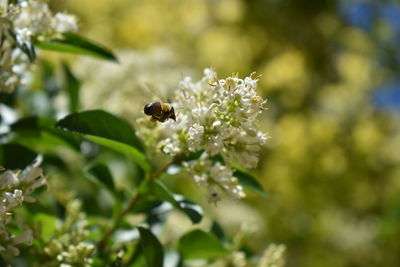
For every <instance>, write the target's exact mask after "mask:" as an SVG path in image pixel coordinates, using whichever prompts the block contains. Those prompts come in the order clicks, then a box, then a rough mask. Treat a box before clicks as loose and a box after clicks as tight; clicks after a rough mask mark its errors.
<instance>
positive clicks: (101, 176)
mask: <svg viewBox="0 0 400 267" xmlns="http://www.w3.org/2000/svg"><path fill="white" fill-rule="evenodd" d="M88 173H90V174H91V175H92V176H93V177H95V178H96V179H97V181H99V182H100V183H101V184H103V185H104V186H105V187H106V188H107V189H108V190H110V192H112V193H115V185H114V179H113V177H112V175H111V172H110V170H109V169H108V167H107V165H105V164H103V163H97V164H94V165H92V166H91V167H90V168H89V169H88Z"/></svg>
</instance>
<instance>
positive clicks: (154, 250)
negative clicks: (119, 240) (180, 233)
mask: <svg viewBox="0 0 400 267" xmlns="http://www.w3.org/2000/svg"><path fill="white" fill-rule="evenodd" d="M138 230H139V233H140V246H141V248H142V250H143V254H144V256H145V258H146V262H147V266H148V267H163V265H164V250H163V247H162V245H161V243H160V241H159V240H158V238H157V237H156V236H155V235H154V234H153V233H152V232H151V231H150V230H149V229H146V228H144V227H140V226H139V227H138Z"/></svg>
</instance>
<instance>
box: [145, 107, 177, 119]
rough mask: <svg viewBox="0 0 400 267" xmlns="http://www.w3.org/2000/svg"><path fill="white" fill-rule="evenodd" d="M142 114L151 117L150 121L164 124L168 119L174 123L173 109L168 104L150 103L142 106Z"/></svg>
mask: <svg viewBox="0 0 400 267" xmlns="http://www.w3.org/2000/svg"><path fill="white" fill-rule="evenodd" d="M144 114H146V115H148V116H151V120H152V121H159V122H164V121H166V120H168V119H172V120H174V121H176V116H175V110H174V107H173V106H171V105H170V104H168V103H162V102H151V103H149V104H147V105H146V106H144Z"/></svg>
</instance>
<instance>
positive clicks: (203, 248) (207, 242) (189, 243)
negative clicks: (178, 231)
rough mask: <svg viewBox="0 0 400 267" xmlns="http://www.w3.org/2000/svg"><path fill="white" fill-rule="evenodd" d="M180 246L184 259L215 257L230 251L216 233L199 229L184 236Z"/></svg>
mask: <svg viewBox="0 0 400 267" xmlns="http://www.w3.org/2000/svg"><path fill="white" fill-rule="evenodd" d="M178 246H179V251H180V252H181V253H182V255H183V258H184V259H213V258H217V257H220V256H224V255H226V254H228V253H229V252H228V251H227V250H226V249H225V248H224V247H223V246H222V243H221V242H220V241H219V240H218V239H217V238H216V237H215V236H214V235H212V234H210V233H207V232H204V231H202V230H199V229H197V230H194V231H191V232H189V233H187V234H185V235H184V236H182V238H181V239H180V241H179V245H178Z"/></svg>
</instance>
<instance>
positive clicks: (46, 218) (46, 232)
mask: <svg viewBox="0 0 400 267" xmlns="http://www.w3.org/2000/svg"><path fill="white" fill-rule="evenodd" d="M56 222H57V218H56V217H55V216H52V215H49V214H45V213H38V214H35V215H34V218H33V223H34V224H35V225H37V224H40V225H41V237H42V238H43V239H44V240H45V241H48V240H49V239H50V237H51V236H52V235H54V231H55V230H56Z"/></svg>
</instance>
